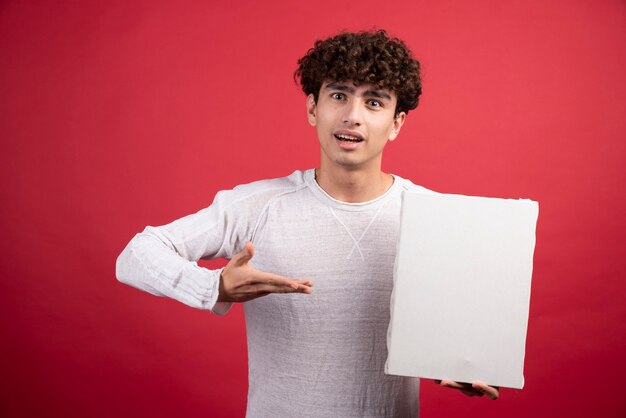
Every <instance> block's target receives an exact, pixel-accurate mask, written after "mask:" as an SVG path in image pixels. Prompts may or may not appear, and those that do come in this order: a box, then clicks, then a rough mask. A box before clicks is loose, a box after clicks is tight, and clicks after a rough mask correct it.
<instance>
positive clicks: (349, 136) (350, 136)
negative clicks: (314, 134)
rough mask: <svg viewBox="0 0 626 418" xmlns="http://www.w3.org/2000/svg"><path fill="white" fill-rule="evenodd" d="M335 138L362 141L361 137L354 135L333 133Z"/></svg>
mask: <svg viewBox="0 0 626 418" xmlns="http://www.w3.org/2000/svg"><path fill="white" fill-rule="evenodd" d="M335 138H337V139H338V140H340V141H348V142H362V141H363V138H358V137H356V136H352V135H345V134H335Z"/></svg>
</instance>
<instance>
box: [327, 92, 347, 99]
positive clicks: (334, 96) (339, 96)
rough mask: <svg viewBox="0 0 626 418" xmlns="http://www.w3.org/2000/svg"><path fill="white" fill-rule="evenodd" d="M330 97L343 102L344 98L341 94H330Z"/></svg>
mask: <svg viewBox="0 0 626 418" xmlns="http://www.w3.org/2000/svg"><path fill="white" fill-rule="evenodd" d="M330 97H332V98H333V99H334V100H343V99H345V97H346V96H345V94H343V93H332V94H331V95H330Z"/></svg>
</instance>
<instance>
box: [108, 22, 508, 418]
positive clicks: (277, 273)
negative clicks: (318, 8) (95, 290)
mask: <svg viewBox="0 0 626 418" xmlns="http://www.w3.org/2000/svg"><path fill="white" fill-rule="evenodd" d="M296 77H297V78H299V80H300V83H301V85H302V88H303V90H304V92H305V94H306V95H307V98H306V108H307V117H308V121H309V123H310V124H311V125H312V126H314V127H315V129H316V131H317V136H318V139H319V142H320V150H321V155H320V165H319V168H316V169H311V170H306V171H296V172H294V173H293V174H291V175H290V176H288V177H284V178H279V179H273V180H263V181H258V182H255V183H251V184H247V185H242V186H238V187H235V188H234V189H233V190H229V191H222V192H219V193H218V194H217V196H216V197H215V200H214V202H213V204H212V205H211V206H209V207H208V208H206V209H203V210H201V211H200V212H198V213H196V214H194V215H190V216H187V217H185V218H182V219H179V220H177V221H175V222H173V223H171V224H169V225H165V226H161V227H157V228H154V227H147V228H146V229H145V230H144V231H143V232H142V233H140V234H138V235H137V236H135V237H134V238H133V239H132V240H131V242H130V243H129V244H128V246H127V247H126V249H125V250H124V251H123V252H122V254H121V255H120V257H119V259H118V263H117V276H118V279H119V280H121V281H122V282H125V283H128V284H130V285H132V286H135V287H138V288H140V289H143V290H146V291H148V292H151V293H153V294H157V295H164V296H168V297H171V298H174V299H177V300H179V301H181V302H183V303H186V304H187V305H190V306H193V307H196V308H201V309H209V310H212V311H213V312H215V313H218V314H224V313H226V312H227V310H228V309H229V307H230V305H231V303H233V302H246V303H245V305H244V309H245V315H246V326H247V336H248V346H249V393H248V409H247V416H249V417H267V416H276V417H293V416H313V417H331V416H332V417H343V416H377V417H378V416H380V417H408V416H417V414H418V389H419V386H418V385H419V380H418V379H415V378H408V377H400V376H388V375H385V374H384V372H383V368H384V363H385V360H386V357H387V347H386V341H387V326H388V324H389V308H390V306H389V304H390V295H391V290H392V272H393V263H394V258H395V252H396V241H397V235H398V228H399V216H400V198H401V193H402V191H403V190H412V191H418V192H423V193H431V192H430V191H428V190H426V189H424V188H422V187H420V186H416V185H414V184H413V183H411V182H410V181H408V180H405V179H402V178H400V177H398V176H393V175H390V174H386V173H384V172H382V170H381V161H382V155H383V149H384V147H385V145H386V144H387V141H392V140H394V139H395V138H396V137H397V135H398V133H399V132H400V129H401V128H402V125H403V124H404V121H405V119H406V115H407V113H408V112H409V110H412V109H414V108H415V107H417V103H418V98H419V95H420V94H421V81H420V66H419V63H418V62H417V61H416V60H415V59H414V58H413V57H412V56H411V53H410V52H409V50H408V49H407V48H406V46H405V45H404V43H403V42H402V41H400V40H398V39H392V38H389V37H388V36H387V34H386V33H385V32H384V31H377V32H363V33H343V34H340V35H337V36H335V37H331V38H328V39H326V40H323V41H317V42H315V46H314V48H312V49H311V50H309V52H308V53H307V54H306V56H304V57H303V58H301V59H300V60H299V67H298V69H297V71H296ZM217 257H224V258H227V259H230V262H229V263H228V264H227V265H226V267H224V268H223V269H219V270H215V271H210V270H207V269H204V268H201V267H199V266H198V265H197V264H196V261H197V260H199V259H201V258H217ZM279 293H283V294H279ZM438 383H440V384H441V385H443V386H448V387H455V388H458V389H461V390H462V391H463V392H464V393H466V394H468V395H482V394H487V395H488V396H489V397H492V398H496V397H497V396H498V392H497V389H495V388H491V387H489V386H486V385H483V384H480V383H475V384H474V385H470V384H459V383H456V382H451V381H443V382H438Z"/></svg>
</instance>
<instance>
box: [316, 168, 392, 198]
mask: <svg viewBox="0 0 626 418" xmlns="http://www.w3.org/2000/svg"><path fill="white" fill-rule="evenodd" d="M315 180H316V181H317V184H319V186H320V187H321V188H322V189H323V190H324V191H325V192H326V193H328V195H330V196H331V197H332V198H334V199H337V200H339V201H342V202H346V203H361V202H368V201H370V200H374V199H376V198H377V197H379V196H381V195H383V194H384V193H385V192H386V191H387V190H389V188H390V187H391V185H392V184H393V181H394V180H393V176H391V175H389V174H386V173H383V172H382V170H380V168H379V169H377V170H367V171H366V170H345V169H340V168H337V167H333V169H326V168H324V167H323V166H322V167H321V168H317V169H315Z"/></svg>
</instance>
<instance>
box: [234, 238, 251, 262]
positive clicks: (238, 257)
mask: <svg viewBox="0 0 626 418" xmlns="http://www.w3.org/2000/svg"><path fill="white" fill-rule="evenodd" d="M252 257H254V245H253V244H252V243H251V242H250V241H246V245H245V246H244V247H243V250H241V251H240V252H238V253H237V254H235V255H234V256H233V258H232V261H233V262H234V263H235V264H236V265H238V266H243V265H244V264H247V263H248V261H250V260H251V259H252Z"/></svg>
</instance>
